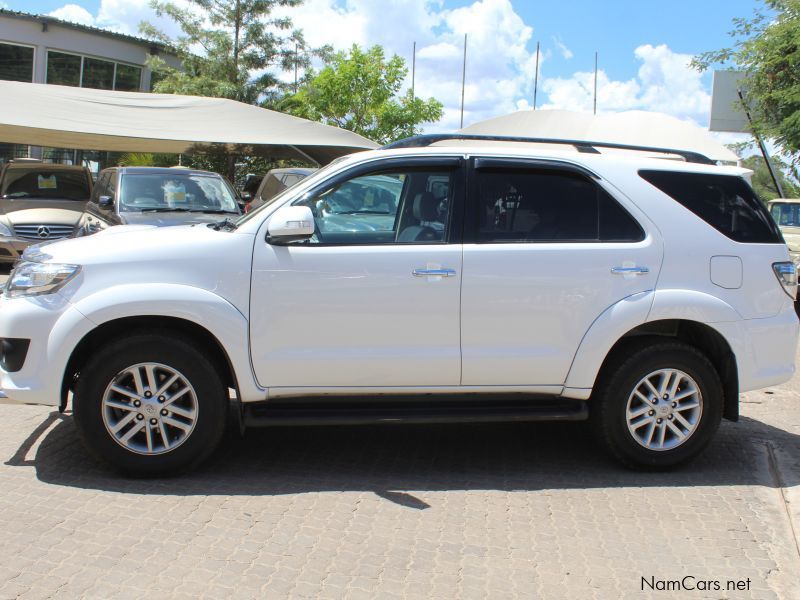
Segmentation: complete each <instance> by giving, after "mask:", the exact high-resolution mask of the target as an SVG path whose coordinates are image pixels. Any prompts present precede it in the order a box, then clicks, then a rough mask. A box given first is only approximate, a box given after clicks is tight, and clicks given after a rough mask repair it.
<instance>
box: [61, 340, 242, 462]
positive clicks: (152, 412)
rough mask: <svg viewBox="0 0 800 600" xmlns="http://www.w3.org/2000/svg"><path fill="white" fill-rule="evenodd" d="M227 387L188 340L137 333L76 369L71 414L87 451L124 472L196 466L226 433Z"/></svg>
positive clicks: (114, 344) (215, 370)
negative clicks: (77, 370) (78, 369)
mask: <svg viewBox="0 0 800 600" xmlns="http://www.w3.org/2000/svg"><path fill="white" fill-rule="evenodd" d="M225 391H226V388H225V387H224V386H223V383H222V380H221V378H220V375H219V373H218V371H217V369H216V367H215V365H213V364H212V363H211V362H210V361H209V360H208V358H207V356H206V355H204V354H203V353H202V352H201V351H200V350H199V349H197V348H196V347H195V346H194V345H192V344H191V343H190V342H189V341H188V340H184V339H182V338H180V337H175V336H166V335H163V334H156V333H152V334H139V335H135V336H131V337H129V338H125V339H120V340H117V341H115V342H111V343H109V344H107V345H106V346H104V347H102V348H100V349H99V350H98V351H97V352H96V353H95V354H94V355H93V356H92V357H91V358H90V359H89V360H88V361H87V363H86V365H85V366H84V368H82V369H81V372H80V375H79V379H78V386H77V389H76V393H75V398H74V403H73V404H74V406H73V410H74V415H75V422H76V424H77V426H78V429H79V431H80V433H81V435H82V437H83V439H84V441H85V443H86V445H87V446H88V447H89V448H90V449H91V450H92V451H93V452H94V454H96V455H97V456H98V457H99V458H101V459H102V460H105V461H106V462H108V463H110V464H111V465H112V466H114V467H116V468H117V469H119V470H122V471H124V472H126V473H129V474H135V475H161V474H166V473H171V472H175V471H180V470H183V469H186V468H189V467H192V466H195V465H197V464H198V463H199V462H201V461H202V460H203V459H205V458H206V457H207V456H208V455H209V454H210V453H211V452H212V451H213V450H214V448H215V447H216V446H217V444H218V443H219V440H220V438H221V436H222V433H223V431H224V428H225V419H226V415H227V405H226V397H225Z"/></svg>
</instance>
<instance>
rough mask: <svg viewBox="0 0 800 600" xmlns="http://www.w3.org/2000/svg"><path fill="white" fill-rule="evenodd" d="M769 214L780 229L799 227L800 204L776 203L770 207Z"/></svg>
mask: <svg viewBox="0 0 800 600" xmlns="http://www.w3.org/2000/svg"><path fill="white" fill-rule="evenodd" d="M769 212H771V213H772V218H773V219H775V222H776V223H777V224H778V225H779V226H781V227H800V204H790V203H788V202H776V203H774V204H773V205H772V206H770V209H769Z"/></svg>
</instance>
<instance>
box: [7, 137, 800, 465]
mask: <svg viewBox="0 0 800 600" xmlns="http://www.w3.org/2000/svg"><path fill="white" fill-rule="evenodd" d="M447 137H448V136H421V137H420V138H411V139H410V140H406V141H405V142H401V143H398V144H395V145H394V146H393V147H387V148H384V149H381V150H377V151H373V152H364V153H360V154H356V155H352V156H349V157H346V158H343V159H340V160H338V161H336V162H335V163H333V164H331V165H329V166H328V167H326V168H324V169H322V170H320V171H319V172H317V173H315V174H314V175H312V176H310V177H308V178H307V179H306V180H304V181H303V182H301V183H300V184H298V185H297V186H295V187H293V188H291V189H290V190H288V191H287V192H285V193H283V194H281V195H279V196H277V197H276V198H274V199H273V200H272V201H271V202H270V203H268V204H266V205H265V206H263V207H262V208H261V209H259V210H257V211H254V212H252V213H250V214H248V215H246V216H244V217H243V218H241V219H239V220H238V221H237V222H236V223H232V222H225V223H222V224H217V225H190V226H181V227H169V228H156V227H148V226H133V225H127V226H119V227H113V228H109V229H108V230H106V231H104V232H102V233H99V234H97V235H94V236H91V237H89V238H83V239H75V240H68V241H59V242H55V243H50V244H46V245H42V246H38V247H36V248H33V249H31V250H29V251H28V252H26V253H25V255H24V256H23V259H22V261H21V262H19V263H18V264H17V266H16V268H15V269H14V271H13V272H12V274H11V276H10V278H9V280H8V283H7V286H6V288H5V292H4V294H3V297H2V300H0V338H2V340H0V366H1V367H2V371H0V388H2V390H3V395H4V396H5V397H4V398H3V401H4V402H13V403H19V404H45V405H52V406H60V407H61V409H62V410H63V409H64V408H65V407H66V405H67V402H68V399H69V398H70V397H71V398H72V405H73V413H74V417H75V422H76V424H77V426H78V428H79V431H80V432H81V434H82V436H83V438H84V440H85V442H86V444H87V445H88V446H89V448H91V449H92V450H93V451H94V453H95V454H96V455H97V456H99V457H101V458H102V459H105V460H106V461H108V462H110V463H111V464H112V465H114V466H116V467H118V468H119V469H122V470H123V471H127V472H133V473H138V474H159V473H165V472H169V471H175V470H178V469H183V468H187V467H190V466H193V465H195V464H197V463H199V462H200V461H201V460H202V459H204V458H205V457H207V456H208V455H209V454H210V453H211V452H212V451H213V450H214V448H215V446H216V445H217V443H218V442H219V440H220V438H221V436H222V433H223V430H224V427H225V422H226V418H227V417H228V414H229V412H232V413H233V414H234V415H235V417H236V418H238V419H240V422H241V424H242V425H247V426H250V425H287V424H333V423H361V422H389V421H391V422H395V421H416V422H420V421H425V422H431V421H479V420H504V419H510V420H543V419H561V420H564V419H566V420H581V419H590V420H591V421H592V422H593V427H594V430H595V431H596V433H597V436H598V438H599V440H600V441H601V443H602V444H603V445H604V446H605V447H606V448H608V450H610V452H611V453H612V454H613V455H615V456H616V457H617V458H618V459H620V460H622V461H623V462H624V463H626V464H628V465H633V466H643V467H648V468H659V467H667V466H671V465H674V464H676V463H679V462H682V461H685V460H687V459H689V458H691V457H693V456H695V455H697V454H698V453H699V452H700V451H701V450H702V449H703V448H704V447H705V446H706V445H707V444H708V443H709V441H710V440H711V438H712V436H713V434H714V432H715V430H716V429H717V426H718V425H719V422H720V419H721V418H722V417H725V418H728V419H731V420H736V419H737V416H738V394H739V392H744V391H748V390H754V389H758V388H763V387H765V386H771V385H775V384H778V383H781V382H784V381H786V380H788V379H789V378H790V377H791V376H792V374H793V373H794V356H795V349H796V345H797V338H798V319H797V317H796V316H795V312H794V309H793V300H794V296H795V293H796V287H797V278H796V270H795V266H794V264H793V263H792V262H791V261H790V260H789V254H788V251H787V248H786V246H785V244H784V242H783V239H782V238H781V234H780V231H779V230H778V228H777V227H776V225H775V223H774V221H773V220H772V219H771V217H770V215H769V214H768V213H767V211H766V210H765V208H764V206H763V205H762V203H761V202H760V201H759V200H758V198H757V197H756V196H755V195H754V194H753V191H752V190H751V188H750V187H749V185H748V184H747V183H746V181H745V180H744V179H743V178H742V174H743V173H744V171H743V170H742V169H737V168H733V167H720V166H716V165H714V164H710V161H708V160H707V159H705V158H704V157H702V156H698V155H696V154H692V153H680V152H674V151H664V152H669V153H670V154H669V155H668V156H669V157H670V158H672V159H673V160H665V159H664V158H663V156H666V155H665V154H662V155H661V156H662V158H659V157H654V149H644V150H647V152H649V155H648V154H647V152H645V153H642V152H641V151H640V152H634V151H632V150H630V149H626V148H622V149H620V148H619V147H616V148H614V147H611V146H610V145H608V144H588V143H585V142H570V143H567V142H564V141H559V142H558V144H561V145H562V146H561V147H563V149H562V150H558V149H556V150H553V149H552V148H553V145H552V144H550V145H548V146H546V147H544V146H543V145H542V144H537V143H519V141H518V140H516V139H515V138H484V137H480V136H450V137H453V138H464V137H469V139H466V140H465V139H454V140H448V139H445V138H447ZM565 144H566V145H565ZM570 144H572V145H570ZM573 146H574V147H573ZM598 148H600V149H601V150H602V153H601V152H600V151H599V150H598ZM576 150H577V151H576ZM639 150H643V149H639ZM676 155H680V156H677V157H676ZM675 158H683V159H684V160H674V159H675ZM70 392H72V394H70ZM231 409H233V410H231Z"/></svg>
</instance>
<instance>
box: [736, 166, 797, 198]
mask: <svg viewBox="0 0 800 600" xmlns="http://www.w3.org/2000/svg"><path fill="white" fill-rule="evenodd" d="M769 160H770V162H771V163H772V167H773V168H774V169H775V174H776V175H777V177H778V181H780V183H781V187H782V188H783V193H784V195H785V196H786V197H787V198H800V186H799V185H798V181H797V177H796V171H795V170H794V169H793V168H792V167H791V166H790V165H787V164H786V163H785V162H783V161H782V160H781V159H780V158H778V157H776V156H773V157H770V159H769ZM742 165H743V166H744V167H745V168H747V169H751V170H752V171H753V177H752V180H751V183H752V185H753V189H754V190H755V192H756V194H758V197H759V198H761V199H762V200H764V201H765V202H766V201H767V200H774V199H775V198H779V197H780V196H779V194H778V190H777V189H775V183H774V182H773V181H772V176H771V175H770V173H769V169H768V168H767V163H765V162H764V158H763V157H762V156H758V155H753V156H748V157H747V158H745V159H743V160H742Z"/></svg>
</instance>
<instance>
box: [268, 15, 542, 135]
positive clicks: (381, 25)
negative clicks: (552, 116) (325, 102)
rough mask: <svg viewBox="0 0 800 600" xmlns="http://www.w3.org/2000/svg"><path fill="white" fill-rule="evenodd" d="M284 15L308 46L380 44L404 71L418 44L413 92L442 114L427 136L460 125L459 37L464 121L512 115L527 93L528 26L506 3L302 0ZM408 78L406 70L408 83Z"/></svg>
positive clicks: (530, 66) (530, 64)
mask: <svg viewBox="0 0 800 600" xmlns="http://www.w3.org/2000/svg"><path fill="white" fill-rule="evenodd" d="M283 11H284V12H283V13H282V14H286V16H290V17H291V18H292V21H293V22H294V25H295V26H296V27H297V28H299V29H302V30H303V33H304V35H305V37H306V40H307V41H308V43H309V44H310V45H311V46H320V45H323V44H331V45H333V46H334V48H336V49H340V50H341V49H346V48H349V47H350V46H351V45H352V44H354V43H355V44H359V45H361V46H372V45H374V44H380V45H382V46H383V47H384V48H385V49H386V52H387V54H399V55H400V56H402V57H404V58H405V59H406V63H407V66H408V67H409V69H410V67H411V53H412V47H413V44H414V42H416V44H417V61H416V78H415V91H416V93H417V95H418V96H420V97H429V96H433V97H435V98H437V99H438V100H440V101H441V102H442V103H443V104H444V105H445V111H444V117H443V118H442V120H441V121H440V122H439V123H437V124H435V125H432V126H429V127H428V130H429V131H439V130H452V129H456V128H458V127H459V122H460V116H461V70H462V62H463V53H464V34H467V85H466V90H465V111H464V112H465V114H464V123H465V124H469V123H472V122H475V121H479V120H482V119H485V118H489V117H491V116H495V115H497V114H502V113H506V112H512V111H514V110H517V106H518V104H519V102H520V101H521V100H522V99H524V98H527V97H528V96H532V85H533V74H534V69H535V53H532V52H531V51H530V50H529V49H528V45H529V42H530V40H531V38H532V35H533V28H532V27H530V26H529V25H527V24H526V23H525V22H524V21H523V19H522V18H521V17H520V16H519V15H518V14H517V13H516V11H515V10H514V7H513V6H512V4H511V0H476V1H474V2H473V3H472V4H469V5H467V6H463V7H459V8H455V9H446V8H444V6H443V2H442V1H441V0H384V1H382V2H375V1H374V0H344V2H337V0H307V1H306V2H305V3H304V4H303V5H301V6H300V7H296V8H286V9H283ZM544 60H545V55H544V53H543V54H542V55H541V56H540V61H541V62H544ZM540 67H541V63H540ZM410 80H411V77H410V73H409V77H408V80H407V82H406V84H407V85H410Z"/></svg>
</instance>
